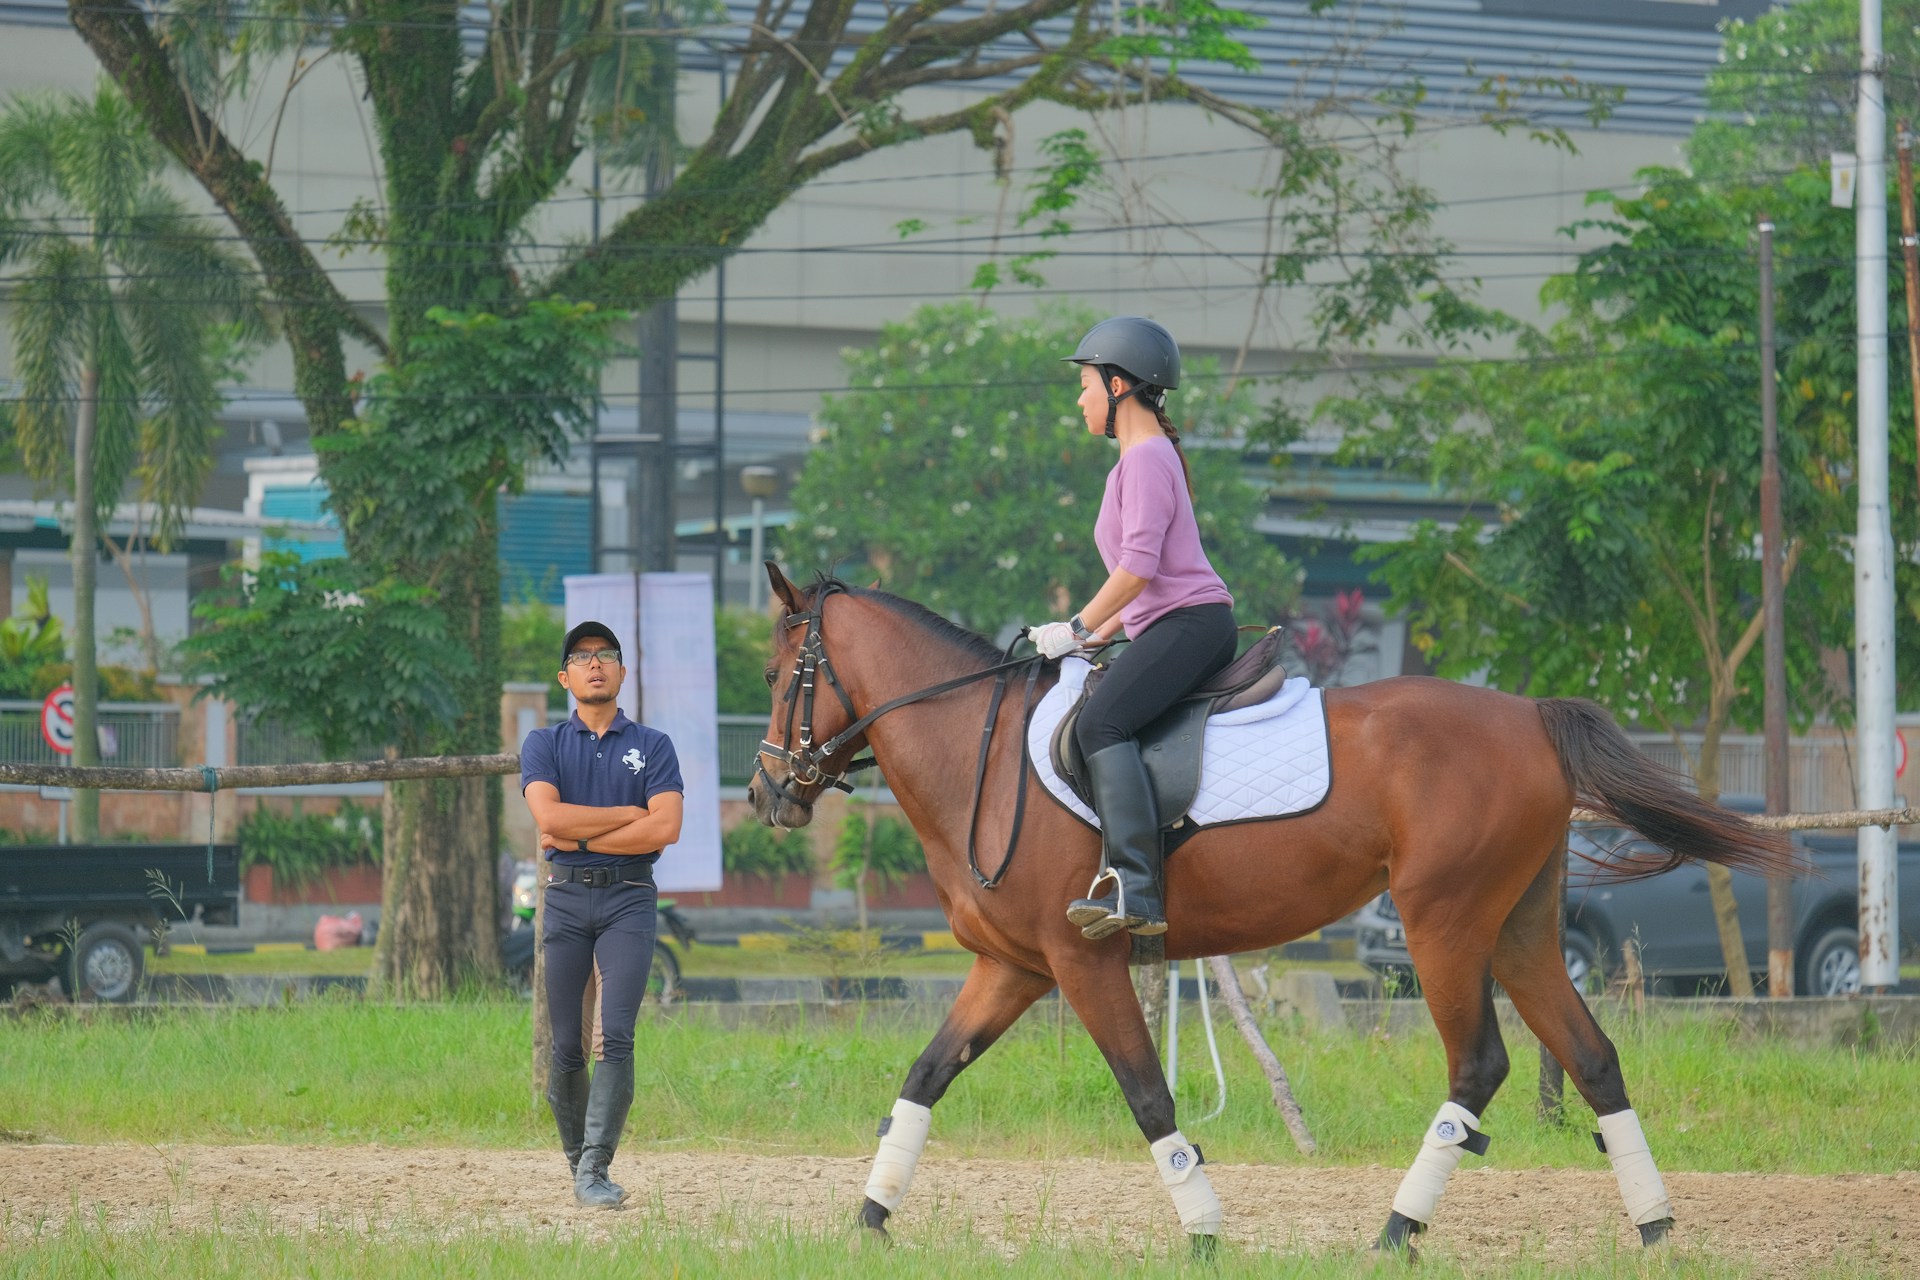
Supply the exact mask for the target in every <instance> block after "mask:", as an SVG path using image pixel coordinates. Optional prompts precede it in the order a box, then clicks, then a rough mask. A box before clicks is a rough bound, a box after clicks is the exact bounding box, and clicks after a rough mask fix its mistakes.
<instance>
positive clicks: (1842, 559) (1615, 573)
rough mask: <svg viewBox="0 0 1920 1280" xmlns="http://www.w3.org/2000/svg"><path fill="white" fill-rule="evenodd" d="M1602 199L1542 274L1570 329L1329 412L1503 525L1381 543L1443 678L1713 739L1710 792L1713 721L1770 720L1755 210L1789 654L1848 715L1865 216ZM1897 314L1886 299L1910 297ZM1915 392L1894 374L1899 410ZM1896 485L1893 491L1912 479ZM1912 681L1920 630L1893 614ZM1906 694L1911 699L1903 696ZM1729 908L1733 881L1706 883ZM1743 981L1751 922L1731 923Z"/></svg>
mask: <svg viewBox="0 0 1920 1280" xmlns="http://www.w3.org/2000/svg"><path fill="white" fill-rule="evenodd" d="M1641 179H1642V181H1644V182H1645V183H1646V190H1645V193H1644V194H1643V195H1641V196H1638V197H1632V198H1627V197H1613V198H1610V199H1608V200H1607V201H1606V203H1607V204H1608V206H1609V209H1610V212H1611V216H1610V217H1609V218H1607V219H1606V220H1604V221H1603V222H1600V223H1597V224H1589V225H1588V227H1587V228H1586V229H1589V230H1601V231H1604V232H1606V233H1608V234H1610V235H1611V236H1613V237H1616V239H1615V241H1614V243H1611V244H1608V245H1605V246H1603V247H1600V248H1597V249H1593V250H1590V251H1589V252H1587V253H1586V254H1585V255H1583V257H1582V259H1581V262H1580V266H1579V268H1578V269H1577V270H1576V271H1575V272H1574V273H1573V274H1571V275H1568V276H1564V277H1560V278H1557V279H1556V280H1554V281H1553V282H1552V283H1551V284H1550V285H1549V286H1548V288H1547V291H1546V297H1547V300H1548V301H1549V303H1551V304H1554V305H1555V306H1556V308H1557V309H1558V310H1559V312H1560V315H1561V317H1562V318H1561V319H1560V320H1559V321H1558V322H1557V323H1556V324H1554V325H1553V326H1552V327H1551V328H1549V329H1547V330H1545V331H1535V330H1531V329H1525V328H1521V327H1518V326H1516V327H1515V330H1514V334H1515V340H1516V343H1517V346H1518V350H1519V356H1518V357H1517V358H1515V359H1513V360H1505V361H1502V360H1488V361H1471V360H1462V361H1458V362H1451V363H1444V364H1442V365H1440V366H1439V367H1437V368H1435V369H1433V370H1431V371H1430V372H1427V373H1424V374H1421V375H1419V376H1417V377H1415V378H1412V379H1410V380H1408V381H1406V382H1404V383H1402V384H1400V385H1397V386H1393V387H1391V388H1390V389H1389V388H1386V387H1381V388H1376V392H1377V394H1375V395H1372V396H1368V397H1362V398H1359V399H1356V400H1353V401H1350V402H1347V403H1345V404H1342V405H1339V406H1337V409H1338V411H1339V412H1341V413H1343V414H1344V415H1345V416H1346V417H1347V419H1348V422H1349V426H1350V430H1351V432H1352V435H1351V438H1350V442H1349V448H1350V449H1352V450H1353V451H1354V452H1356V453H1365V454H1370V455H1372V456H1374V457H1378V458H1385V459H1388V460H1390V461H1391V462H1393V463H1395V464H1396V465H1400V466H1408V467H1418V468H1422V469H1424V470H1425V471H1426V472H1427V473H1428V474H1429V475H1430V476H1431V477H1432V478H1433V479H1434V480H1435V481H1436V482H1437V483H1439V484H1440V485H1442V486H1444V487H1445V488H1447V489H1449V490H1451V491H1453V492H1457V493H1461V494H1463V495H1488V496H1489V497H1491V498H1493V499H1494V500H1495V501H1496V502H1497V504H1498V515H1497V517H1496V518H1494V519H1491V520H1479V519H1472V518H1469V519H1466V520H1463V521H1461V522H1460V524H1459V525H1458V526H1457V527H1456V528H1453V529H1442V528H1440V527H1438V526H1436V525H1433V524H1426V525H1423V526H1421V527H1419V528H1418V529H1416V530H1415V532H1414V534H1413V535H1412V536H1411V537H1410V538H1409V539H1408V540H1407V541H1406V542H1405V543H1403V544H1400V545H1396V546H1393V547H1388V548H1384V549H1382V550H1381V551H1380V552H1379V553H1378V558H1379V559H1380V561H1381V569H1380V574H1379V576H1380V577H1381V578H1382V579H1383V580H1384V581H1386V582H1387V583H1388V584H1389V585H1390V586H1391V588H1392V589H1393V598H1394V600H1395V602H1396V603H1397V605H1398V607H1400V608H1402V609H1403V610H1405V612H1406V613H1407V614H1408V616H1409V618H1410V620H1411V623H1412V634H1413V639H1414V642H1415V643H1416V644H1417V645H1419V646H1420V647H1421V648H1422V649H1423V650H1425V651H1426V652H1427V653H1428V655H1429V656H1430V658H1432V659H1433V661H1434V662H1435V665H1436V668H1437V669H1438V670H1439V671H1440V672H1441V673H1442V674H1444V675H1452V676H1464V675H1467V674H1469V673H1472V672H1476V671H1484V672H1485V673H1486V674H1487V676H1488V678H1489V680H1490V682H1491V683H1493V684H1495V685H1497V686H1500V687H1503V688H1509V689H1513V690H1516V691H1523V692H1527V693H1532V694H1537V695H1549V696H1551V695H1575V694H1577V695H1583V696H1588V697H1593V698H1596V699H1598V700H1599V701H1600V702H1602V703H1604V704H1606V705H1608V706H1610V707H1612V708H1613V709H1614V710H1615V711H1616V712H1619V713H1622V714H1625V715H1628V716H1631V717H1633V718H1635V719H1637V720H1639V721H1641V722H1643V723H1646V724H1650V725H1655V726H1658V727H1660V728H1662V729H1665V730H1667V731H1668V732H1670V733H1672V734H1673V735H1674V736H1675V739H1676V741H1678V739H1679V735H1680V733H1681V732H1682V731H1683V730H1687V729H1695V728H1697V729H1698V730H1700V731H1701V733H1702V735H1703V743H1702V746H1701V748H1700V751H1699V753H1698V755H1697V756H1695V757H1694V758H1693V772H1694V777H1695V779H1696V781H1697V782H1698V784H1699V787H1700V790H1701V792H1702V793H1703V794H1706V795H1709V796H1711V795H1715V794H1717V793H1718V791H1719V787H1720V780H1719V759H1720V741H1721V737H1722V735H1723V734H1724V733H1725V732H1726V731H1727V730H1728V729H1729V728H1732V727H1734V726H1750V725H1755V724H1757V723H1758V721H1759V719H1760V716H1761V688H1760V685H1761V681H1760V679H1759V675H1758V669H1759V661H1758V658H1757V656H1756V655H1755V649H1756V647H1757V643H1758V640H1759V637H1760V629H1761V618H1760V594H1761V592H1760V572H1761V566H1760V559H1759V555H1758V542H1759V501H1758V494H1759V469H1760V421H1759V391H1760V388H1759V360H1758V335H1757V331H1756V325H1757V311H1758V290H1757V287H1756V286H1757V276H1756V273H1755V265H1754V259H1753V256H1752V252H1751V250H1750V246H1749V237H1750V234H1751V229H1752V228H1753V226H1754V224H1755V221H1756V215H1757V214H1758V212H1759V211H1760V210H1761V209H1762V208H1765V209H1766V210H1768V211H1769V212H1770V213H1771V214H1772V216H1773V217H1774V218H1775V220H1776V222H1777V223H1778V224H1779V226H1780V227H1781V228H1782V229H1783V233H1782V235H1781V236H1780V238H1779V240H1778V245H1779V251H1778V253H1777V258H1776V285H1777V289H1778V301H1777V308H1778V314H1779V316H1780V317H1781V336H1780V356H1779V361H1778V371H1779V372H1778V377H1779V383H1780V388H1781V395H1780V398H1779V404H1780V411H1781V423H1780V441H1781V468H1782V501H1783V507H1784V510H1785V530H1786V535H1787V538H1788V549H1787V567H1788V570H1789V575H1790V577H1789V581H1788V586H1787V591H1788V605H1787V620H1788V627H1787V642H1788V649H1787V666H1788V687H1789V690H1790V698H1791V701H1792V705H1793V711H1794V714H1795V716H1796V718H1797V719H1798V720H1799V721H1800V722H1802V723H1805V722H1806V721H1808V720H1810V719H1811V718H1812V717H1813V716H1814V715H1815V714H1817V713H1821V712H1838V713H1839V714H1842V715H1844V714H1846V711H1847V705H1846V704H1847V694H1846V691H1845V690H1842V689H1836V688H1833V687H1831V685H1830V683H1829V681H1828V680H1827V678H1826V676H1825V675H1824V673H1823V668H1822V665H1821V659H1822V656H1823V655H1824V654H1825V653H1827V652H1830V651H1832V650H1833V649H1835V648H1839V649H1842V650H1844V649H1845V648H1847V647H1848V646H1849V645H1850V643H1851V637H1852V625H1853V619H1852V610H1851V600H1852V585H1853V568H1852V563H1851V560H1850V558H1849V554H1848V551H1849V545H1850V542H1851V534H1852V531H1853V524H1854V520H1853V493H1852V490H1851V487H1850V477H1851V474H1852V472H1851V459H1852V449H1853V438H1854V413H1853V405H1852V396H1853V389H1854V366H1853V345H1852V329H1853V298H1852V287H1851V286H1852V279H1851V277H1850V276H1849V275H1847V274H1846V273H1842V272H1836V271H1834V270H1833V269H1832V264H1833V263H1834V262H1835V261H1845V260H1847V258H1848V257H1850V254H1851V243H1852V236H1853V226H1852V218H1851V215H1850V214H1848V213H1847V212H1846V211H1844V210H1834V209H1831V208H1829V206H1828V204H1827V199H1826V196H1827V186H1826V182H1825V179H1824V178H1823V177H1822V176H1821V175H1819V174H1817V173H1812V172H1808V171H1801V172H1798V173H1795V174H1793V175H1790V176H1788V177H1787V178H1786V179H1785V180H1783V181H1781V182H1778V183H1775V184H1772V185H1770V186H1769V187H1767V188H1765V189H1757V188H1755V187H1752V186H1746V185H1736V186H1731V187H1720V186H1717V185H1712V184H1708V183H1704V182H1702V181H1700V180H1699V179H1697V178H1695V177H1692V176H1690V175H1688V174H1684V173H1680V172H1678V171H1674V170H1652V171H1648V172H1645V173H1643V174H1642V175H1641ZM1893 305H1895V306H1897V305H1898V303H1897V302H1896V303H1894V304H1893ZM1907 394H1908V389H1907V388H1905V387H1904V386H1903V387H1901V388H1899V398H1900V399H1905V397H1906V396H1907ZM1900 436H1901V433H1897V432H1896V433H1895V441H1896V450H1895V452H1896V456H1900V455H1901V454H1904V455H1905V458H1906V461H1907V463H1908V465H1907V466H1906V467H1904V468H1901V467H1898V466H1896V467H1895V470H1894V475H1895V482H1894V483H1895V487H1896V490H1895V491H1896V498H1895V504H1894V505H1895V509H1896V511H1898V512H1899V513H1900V514H1899V515H1898V516H1897V517H1896V531H1895V532H1896V537H1897V540H1898V543H1899V551H1898V553H1897V555H1896V560H1897V563H1898V564H1899V566H1900V567H1899V570H1898V573H1899V575H1900V583H1899V587H1900V595H1901V598H1902V599H1904V600H1907V601H1912V600H1914V598H1915V592H1916V591H1920V567H1917V566H1916V565H1915V563H1914V558H1913V557H1914V553H1915V552H1916V551H1917V550H1920V521H1916V520H1915V518H1914V501H1913V498H1914V495H1913V493H1912V492H1911V490H1912V487H1913V469H1912V466H1911V461H1912V446H1913V441H1912V440H1911V439H1910V438H1908V439H1906V440H1905V442H1904V444H1901V443H1900ZM1903 485H1904V487H1905V488H1906V489H1907V491H1908V492H1906V493H1905V494H1901V493H1900V489H1901V488H1902V487H1903ZM1903 631H1904V639H1903V641H1902V643H1901V646H1900V647H1901V657H1902V663H1901V670H1902V671H1904V672H1906V673H1907V675H1908V681H1907V685H1906V688H1907V689H1908V690H1909V691H1911V690H1912V689H1913V688H1914V683H1915V682H1914V681H1913V679H1912V671H1913V667H1912V662H1913V661H1914V659H1915V658H1920V644H1916V637H1920V629H1916V628H1913V627H1908V628H1904V629H1903ZM1909 696H1910V694H1909ZM1715 890H1716V905H1717V907H1721V908H1724V909H1726V910H1728V911H1730V910H1731V903H1732V899H1731V891H1730V888H1729V887H1728V885H1727V884H1726V883H1725V882H1721V881H1716V884H1715ZM1723 941H1727V942H1728V959H1729V972H1730V974H1732V975H1733V980H1734V982H1735V984H1736V989H1737V988H1738V987H1739V986H1740V985H1742V984H1744V983H1745V981H1746V973H1747V970H1746V967H1745V961H1744V957H1743V955H1741V954H1737V949H1738V947H1739V933H1738V929H1737V926H1736V927H1735V928H1734V929H1732V930H1731V931H1730V932H1729V931H1727V930H1723Z"/></svg>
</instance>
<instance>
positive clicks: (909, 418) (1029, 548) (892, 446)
mask: <svg viewBox="0 0 1920 1280" xmlns="http://www.w3.org/2000/svg"><path fill="white" fill-rule="evenodd" d="M1096 319H1098V317H1097V316H1095V315H1093V313H1091V312H1088V311H1083V310H1079V309H1075V308H1066V307H1047V308H1043V309H1042V310H1041V311H1040V313H1039V314H1038V315H1036V316H1035V317H1034V318H1032V319H1025V320H1015V319H1009V318H1007V317H1004V316H1000V315H998V314H996V313H994V312H992V311H989V310H987V309H986V308H984V307H981V306H977V305H974V304H971V303H953V304H948V305H938V306H927V307H922V308H921V309H920V310H918V311H916V312H914V313H913V315H911V316H910V317H909V318H908V319H906V320H904V321H901V322H899V323H897V324H890V325H886V326H884V327H883V328H882V329H881V331H880V338H879V341H878V342H876V343H875V344H874V345H873V346H872V347H868V348H862V349H859V350H854V351H849V352H848V353H847V363H848V382H849V384H850V385H852V386H854V387H857V388H859V390H858V391H855V392H851V393H848V394H845V395H840V396H832V397H829V398H828V400H827V402H826V404H825V405H824V406H823V407H822V409H821V411H820V421H821V423H822V424H823V425H824V426H825V427H826V431H827V435H826V439H825V440H824V441H823V442H822V443H821V444H820V445H819V446H818V447H816V448H815V449H814V450H813V452H812V453H810V454H808V456H807V462H806V466H805V468H804V469H803V470H802V471H801V473H800V478H799V480H798V481H797V482H796V484H795V485H794V490H793V504H794V511H795V519H794V523H793V524H792V525H791V526H789V528H788V530H787V543H786V546H785V548H784V550H785V551H786V553H787V555H788V556H789V558H792V559H795V560H797V561H798V562H800V563H812V564H815V565H818V566H820V567H822V568H828V567H832V566H836V565H841V564H845V563H854V564H860V565H865V566H870V567H871V568H872V570H873V571H874V572H876V573H878V574H879V576H880V578H881V580H882V582H883V584H884V585H885V586H886V587H887V588H888V589H889V590H893V591H897V592H900V593H901V594H903V595H907V596H911V597H912V598H914V599H916V600H919V601H921V602H922V603H924V604H926V605H927V606H928V607H930V608H933V609H936V610H938V611H939V612H941V613H944V614H948V615H950V616H952V617H955V618H957V619H959V620H960V621H962V622H964V623H966V624H967V625H968V626H971V627H974V628H976V629H979V630H982V631H986V632H989V633H991V632H993V631H996V630H998V629H999V628H1000V627H1001V626H1002V625H1004V624H1006V623H1008V622H1013V621H1018V620H1023V619H1024V620H1030V621H1037V620H1040V619H1044V618H1051V617H1056V616H1064V610H1066V609H1070V608H1071V607H1072V603H1073V602H1074V601H1075V599H1076V597H1077V596H1079V595H1082V594H1085V593H1086V592H1088V591H1091V590H1092V589H1093V587H1095V586H1097V585H1098V584H1099V583H1100V581H1101V580H1102V579H1103V578H1104V577H1105V574H1104V572H1103V571H1102V568H1101V564H1100V556H1099V553H1098V552H1097V551H1096V550H1095V549H1094V546H1093V520H1094V516H1095V514H1096V513H1097V512H1098V511H1099V509H1100V496H1101V494H1102V492H1103V491H1104V488H1105V484H1106V473H1107V471H1108V469H1109V468H1110V467H1111V466H1112V462H1113V457H1112V453H1111V450H1110V449H1107V448H1103V447H1101V446H1102V445H1104V444H1105V442H1104V441H1096V440H1093V439H1089V438H1088V436H1087V431H1086V425H1085V423H1084V421H1083V420H1082V419H1081V417H1080V411H1079V409H1078V408H1076V407H1075V405H1074V400H1075V398H1076V397H1077V396H1078V395H1079V379H1078V377H1077V375H1076V374H1075V373H1074V370H1073V367H1072V366H1071V365H1066V364H1062V363H1061V356H1062V354H1063V353H1067V352H1071V351H1072V350H1073V348H1074V344H1075V343H1076V342H1077V341H1078V340H1079V338H1080V335H1081V334H1082V333H1084V332H1086V330H1087V329H1088V328H1089V327H1091V326H1092V324H1093V323H1094V321H1095V320H1096ZM1216 372H1217V371H1216V370H1215V369H1213V368H1212V367H1211V366H1210V365H1209V364H1208V363H1207V362H1205V361H1193V362H1192V363H1191V365H1190V366H1189V368H1188V370H1187V374H1186V377H1185V378H1183V382H1184V383H1185V385H1184V386H1182V387H1181V389H1180V390H1179V391H1177V392H1176V393H1175V394H1174V395H1173V396H1171V397H1170V398H1169V400H1168V412H1169V413H1170V414H1171V415H1172V417H1173V418H1174V421H1175V425H1176V426H1178V427H1179V428H1180V430H1181V434H1182V439H1183V443H1185V445H1186V453H1187V458H1188V461H1189V463H1190V465H1191V467H1192V472H1193V484H1194V490H1195V493H1196V495H1197V499H1196V501H1195V503H1194V506H1195V511H1196V514H1197V515H1198V517H1199V520H1200V532H1201V536H1202V538H1203V539H1204V540H1205V543H1206V547H1207V553H1208V555H1209V557H1210V558H1212V560H1213V562H1214V564H1215V566H1216V567H1217V568H1219V570H1220V572H1221V575H1222V576H1223V577H1224V578H1225V579H1226V580H1227V583H1228V586H1229V587H1230V589H1231V590H1232V591H1233V593H1234V597H1235V600H1236V602H1237V609H1238V612H1239V613H1240V614H1241V616H1242V617H1244V618H1246V619H1248V620H1249V621H1262V620H1266V619H1270V618H1280V617H1283V616H1285V614H1286V612H1287V610H1288V608H1289V607H1290V606H1291V605H1292V603H1293V601H1294V599H1295V598H1296V595H1297V593H1298V590H1299V581H1300V577H1299V573H1298V571H1297V569H1296V568H1295V567H1294V566H1292V565H1290V564H1289V563H1287V561H1286V559H1285V558H1284V557H1283V556H1281V555H1280V553H1279V552H1278V551H1276V550H1274V549H1273V547H1272V546H1271V545H1270V544H1269V543H1267V542H1266V540H1265V539H1264V538H1262V537H1261V536H1260V535H1259V534H1258V533H1256V532H1255V531H1254V529H1253V519H1254V516H1255V515H1256V514H1257V513H1258V510H1259V507H1260V502H1261V495H1260V493H1259V492H1258V491H1257V490H1256V489H1254V488H1253V487H1252V486H1250V485H1248V484H1247V483H1246V482H1245V480H1244V479H1243V478H1242V476H1241V457H1240V450H1239V449H1237V448H1213V447H1209V445H1210V444H1211V443H1212V442H1215V441H1223V440H1227V439H1230V438H1234V437H1236V436H1238V435H1240V434H1243V433H1244V431H1245V429H1246V426H1247V424H1248V423H1249V422H1250V420H1251V416H1252V412H1251V408H1250V403H1251V397H1250V394H1249V393H1248V392H1246V391H1245V390H1244V389H1243V390H1242V391H1240V392H1238V393H1236V394H1235V395H1234V396H1233V397H1231V398H1228V397H1224V396H1223V395H1222V394H1221V391H1220V386H1221V382H1222V380H1221V379H1220V378H1218V377H1217V376H1215V374H1216ZM761 701H762V702H763V703H764V701H765V696H764V695H762V698H761Z"/></svg>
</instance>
